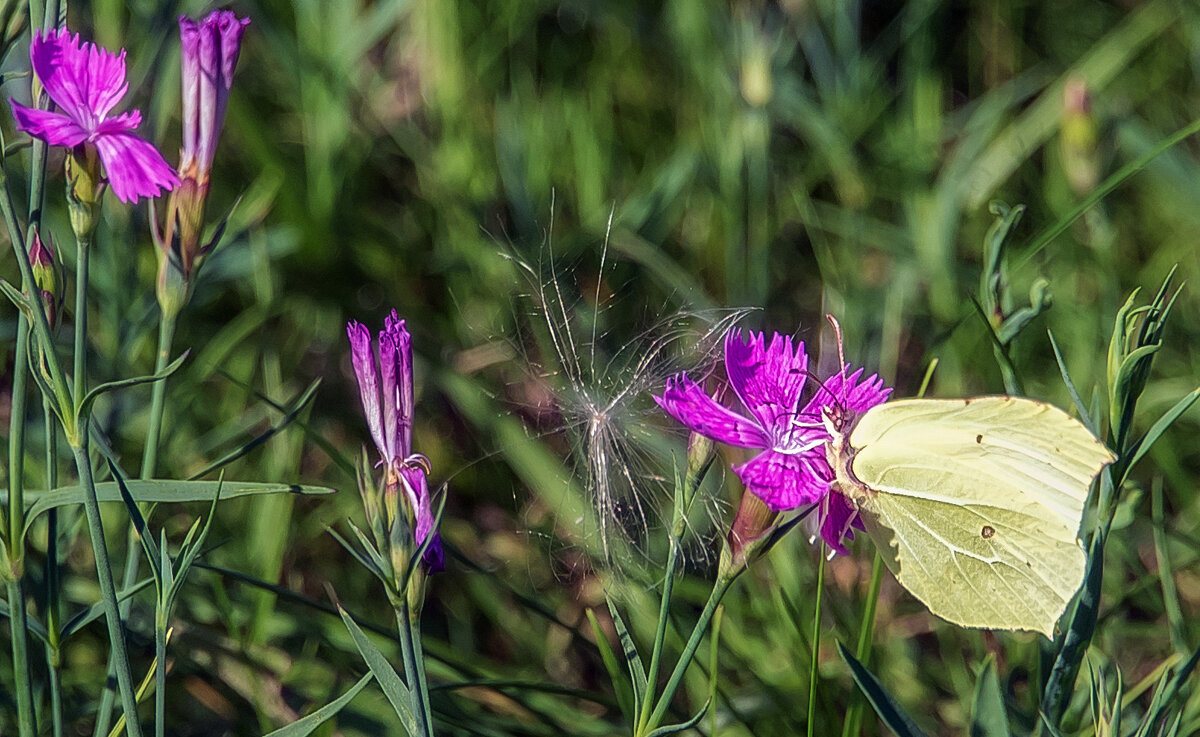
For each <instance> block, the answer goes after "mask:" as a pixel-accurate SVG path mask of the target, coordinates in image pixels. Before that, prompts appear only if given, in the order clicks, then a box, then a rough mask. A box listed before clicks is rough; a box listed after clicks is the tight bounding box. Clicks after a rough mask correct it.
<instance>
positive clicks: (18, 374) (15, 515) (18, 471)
mask: <svg viewBox="0 0 1200 737" xmlns="http://www.w3.org/2000/svg"><path fill="white" fill-rule="evenodd" d="M30 283H32V282H26V284H30ZM26 291H27V292H28V289H27V290H26ZM14 350H15V353H14V354H13V355H14V356H15V360H14V361H13V386H12V399H11V407H10V415H9V418H8V510H7V515H6V516H7V517H8V530H7V532H8V534H7V536H6V540H5V542H6V543H7V548H8V549H7V550H6V551H5V552H6V553H7V556H6V557H7V559H8V565H9V570H8V571H5V572H4V574H5V576H6V577H11V578H9V580H8V584H7V589H8V608H9V612H10V614H11V617H12V619H11V622H10V623H9V635H10V639H11V641H12V656H13V676H14V681H15V682H14V684H13V685H14V687H15V688H16V691H17V693H16V697H17V724H18V726H19V730H20V734H21V737H33V734H34V729H35V727H34V716H33V714H34V712H33V690H32V689H33V685H32V683H30V681H29V634H28V632H27V631H26V627H27V625H28V623H27V620H26V611H25V592H24V589H23V587H22V586H21V579H22V578H23V577H24V575H25V574H24V571H25V479H24V476H25V401H26V395H27V394H28V391H27V390H26V385H27V383H28V380H29V362H28V360H27V359H26V356H27V355H28V353H29V322H28V321H27V320H26V319H25V316H24V315H21V316H19V317H18V318H17V340H16V347H15V349H14Z"/></svg>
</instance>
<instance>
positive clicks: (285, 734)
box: [264, 673, 374, 737]
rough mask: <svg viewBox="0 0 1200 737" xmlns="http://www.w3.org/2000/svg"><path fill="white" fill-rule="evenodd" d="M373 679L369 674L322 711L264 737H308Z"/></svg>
mask: <svg viewBox="0 0 1200 737" xmlns="http://www.w3.org/2000/svg"><path fill="white" fill-rule="evenodd" d="M373 677H374V676H373V675H372V674H370V673H367V674H366V675H365V676H363V677H362V678H360V679H358V683H355V684H354V685H353V686H351V687H350V690H349V691H347V692H346V693H344V694H342V695H341V696H339V697H337V698H336V699H334V700H333V701H330V702H329V703H328V704H326V705H325V706H322V707H321V708H320V709H317V710H316V711H314V712H313V713H312V714H309V715H308V716H306V717H303V718H301V719H297V720H296V721H294V722H292V723H291V724H289V725H287V726H286V727H280V728H279V729H277V730H275V731H274V732H270V733H268V734H266V735H264V737H307V735H310V734H312V733H313V732H315V731H316V730H317V727H320V726H321V725H322V724H324V723H325V722H327V721H328V720H329V718H330V717H332V716H334V715H335V714H337V713H338V712H339V711H341V710H342V709H343V708H344V707H345V706H346V704H349V703H350V702H351V701H353V700H354V697H355V696H358V692H359V691H362V690H363V688H364V687H366V685H367V684H368V683H370V682H371V678H373Z"/></svg>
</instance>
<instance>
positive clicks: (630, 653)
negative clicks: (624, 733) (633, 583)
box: [604, 596, 646, 714]
mask: <svg viewBox="0 0 1200 737" xmlns="http://www.w3.org/2000/svg"><path fill="white" fill-rule="evenodd" d="M604 599H605V601H607V602H608V611H609V613H610V614H611V615H612V621H613V626H614V627H616V629H617V639H618V640H620V642H621V652H622V653H624V655H625V665H626V667H627V668H629V680H630V683H632V684H633V709H634V713H638V714H640V713H641V709H642V702H643V701H645V700H646V667H645V665H643V664H642V656H641V655H640V654H639V653H638V651H637V645H635V644H633V637H632V636H630V634H629V629H628V628H627V627H626V626H625V620H623V619H621V613H620V612H619V611H617V605H616V603H615V602H613V600H612V599H610V598H609V597H608V596H605V597H604Z"/></svg>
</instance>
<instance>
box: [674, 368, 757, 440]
mask: <svg viewBox="0 0 1200 737" xmlns="http://www.w3.org/2000/svg"><path fill="white" fill-rule="evenodd" d="M654 401H655V402H658V406H659V407H662V408H663V411H664V412H666V413H667V414H669V415H671V416H672V417H674V418H675V419H676V420H678V421H679V422H680V423H682V424H683V425H684V426H685V427H687V428H688V429H689V430H692V431H693V432H698V433H700V434H701V435H704V436H705V437H709V438H712V439H714V440H718V441H720V442H722V443H726V444H728V445H737V446H740V447H742V448H769V447H770V445H771V439H770V438H769V437H768V436H767V434H766V432H764V431H763V429H762V428H761V427H759V425H758V424H757V423H756V422H755V421H753V420H751V419H748V418H746V417H742V416H741V415H739V414H737V413H736V412H734V411H733V410H731V409H729V408H727V407H725V406H723V405H721V404H719V403H718V402H717V401H716V400H715V399H713V398H712V397H710V396H708V395H707V394H705V393H704V389H703V388H701V387H700V385H699V384H697V383H696V382H694V381H692V380H691V379H689V378H688V377H687V376H686V375H684V374H679V375H677V376H673V377H671V378H670V379H667V387H666V389H665V390H663V394H662V396H661V397H654Z"/></svg>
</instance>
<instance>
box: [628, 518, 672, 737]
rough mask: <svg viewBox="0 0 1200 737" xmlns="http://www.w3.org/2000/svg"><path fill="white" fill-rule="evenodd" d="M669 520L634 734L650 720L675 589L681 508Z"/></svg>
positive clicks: (643, 728) (638, 732) (639, 732)
mask: <svg viewBox="0 0 1200 737" xmlns="http://www.w3.org/2000/svg"><path fill="white" fill-rule="evenodd" d="M672 516H673V517H674V519H673V520H672V522H671V550H670V552H669V553H668V554H667V570H666V574H665V576H664V577H663V592H662V602H661V603H660V604H659V607H658V627H657V629H656V630H655V632H654V647H653V650H651V652H650V670H649V671H648V672H647V673H646V696H645V698H644V699H643V700H642V713H641V714H639V715H638V723H637V729H636V731H635V734H642V732H643V730H645V728H646V724H647V723H648V722H649V721H650V707H651V704H652V703H653V702H654V691H655V688H656V687H657V685H658V671H659V668H660V667H662V650H663V643H664V642H665V641H666V639H667V619H668V615H669V614H670V608H671V595H672V594H673V593H674V591H675V569H676V568H677V567H678V565H679V539H680V536H681V535H682V534H683V510H682V509H681V508H680V505H679V504H676V505H675V511H674V512H673V515H672Z"/></svg>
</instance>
